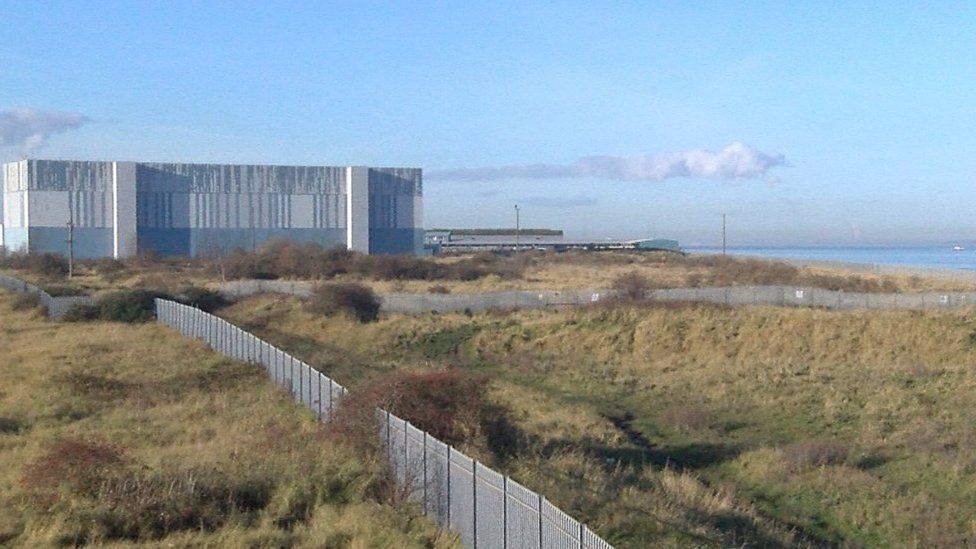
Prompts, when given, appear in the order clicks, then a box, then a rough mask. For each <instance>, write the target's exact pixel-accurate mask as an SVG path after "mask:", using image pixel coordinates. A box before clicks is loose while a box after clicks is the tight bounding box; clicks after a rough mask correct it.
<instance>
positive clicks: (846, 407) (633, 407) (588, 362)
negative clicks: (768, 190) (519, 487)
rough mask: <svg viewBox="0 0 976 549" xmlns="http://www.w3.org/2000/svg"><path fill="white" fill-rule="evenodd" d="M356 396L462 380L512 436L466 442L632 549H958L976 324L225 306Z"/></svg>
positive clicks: (931, 319) (975, 444) (753, 312)
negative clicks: (433, 377)
mask: <svg viewBox="0 0 976 549" xmlns="http://www.w3.org/2000/svg"><path fill="white" fill-rule="evenodd" d="M226 314H228V315H229V316H230V317H231V318H233V319H234V320H236V321H239V322H243V323H247V324H249V325H250V326H251V327H253V328H254V329H256V330H258V331H259V332H260V333H262V334H263V335H265V336H266V337H268V338H269V339H271V340H272V341H274V342H276V343H278V344H280V345H282V346H284V347H286V348H289V349H293V350H294V351H296V352H297V353H298V354H299V355H300V356H302V357H303V358H304V359H305V360H307V361H309V362H311V363H313V364H317V365H319V366H321V367H323V368H326V369H327V370H328V371H329V372H331V374H332V375H333V376H334V377H335V378H336V379H338V380H340V381H342V382H343V383H346V384H347V385H352V386H355V385H356V384H357V383H358V384H363V385H368V384H370V383H372V382H373V381H374V380H376V379H380V378H382V377H383V376H388V375H390V373H391V372H403V371H408V372H411V371H412V372H426V371H430V370H431V369H435V370H436V369H438V368H443V367H447V366H453V367H457V368H461V369H463V370H467V371H469V372H472V373H474V374H477V375H483V376H486V377H487V378H488V379H489V387H490V390H489V392H488V397H489V398H490V399H492V400H493V401H494V402H497V403H498V404H500V405H503V406H504V407H505V408H506V409H507V410H509V411H510V412H509V414H510V417H512V418H513V421H514V423H515V426H516V427H517V429H518V431H519V433H520V440H519V443H518V445H517V447H516V448H515V449H514V452H512V453H508V454H506V455H502V456H499V455H496V454H495V453H493V452H492V451H491V444H490V441H488V440H487V439H486V438H485V437H484V436H482V435H481V434H480V433H476V435H478V436H474V437H470V438H467V439H465V440H464V441H461V442H459V444H458V445H459V446H460V447H461V448H462V449H463V450H464V451H465V452H467V453H469V454H471V455H475V456H477V457H478V458H479V459H481V460H483V461H484V462H486V463H489V464H491V465H493V466H495V467H497V468H499V469H501V470H503V471H505V472H507V473H509V474H511V475H512V476H513V477H514V478H516V479H517V480H519V481H520V482H524V483H525V484H527V485H528V486H529V487H530V488H532V489H535V490H537V491H539V492H540V493H543V494H545V495H546V496H547V497H549V498H550V499H552V500H553V501H554V502H555V503H556V504H558V505H559V506H560V507H561V508H563V509H564V510H566V511H567V512H568V513H570V514H572V515H573V516H575V517H577V518H579V519H580V520H583V521H585V522H586V523H588V524H589V525H590V526H591V527H592V528H594V530H596V531H597V532H599V533H600V534H601V535H603V536H604V537H606V538H607V539H608V540H609V541H611V542H613V543H615V544H616V545H617V546H620V547H644V546H651V545H653V546H662V545H663V546H668V545H674V546H687V545H700V546H716V547H718V546H730V545H742V544H745V545H756V546H793V545H804V544H810V545H851V546H904V545H916V546H966V545H968V544H970V543H971V541H972V537H971V532H970V525H971V524H973V523H974V522H976V504H974V503H973V501H976V499H974V498H973V496H974V494H976V467H973V461H972V455H973V452H974V451H976V437H974V436H973V433H974V428H973V425H976V391H974V390H973V388H974V387H976V371H974V370H973V368H972V366H971V365H972V364H974V363H976V311H973V310H960V311H954V312H925V313H922V312H912V311H900V312H877V311H873V312H866V311H860V312H828V311H818V310H793V309H780V308H761V307H750V308H724V307H704V306H694V305H685V306H680V307H679V306H674V307H663V306H656V305H640V304H637V305H628V304H623V305H620V304H617V305H611V306H606V305H604V306H599V307H592V308H586V309H577V310H563V311H523V312H518V313H514V314H484V315H474V316H473V317H467V316H464V315H460V314H443V315H433V314H432V315H423V316H413V317H407V316H390V317H388V318H381V319H380V320H379V321H378V322H375V323H371V324H359V323H356V322H354V321H352V320H349V319H343V318H339V317H335V318H321V317H314V316H312V315H311V314H310V313H307V312H305V311H304V310H303V309H302V307H301V305H300V304H299V303H298V302H297V301H282V300H280V299H279V300H275V299H271V298H255V299H251V300H248V301H245V302H242V303H239V304H237V305H235V306H233V307H231V308H230V309H228V310H226Z"/></svg>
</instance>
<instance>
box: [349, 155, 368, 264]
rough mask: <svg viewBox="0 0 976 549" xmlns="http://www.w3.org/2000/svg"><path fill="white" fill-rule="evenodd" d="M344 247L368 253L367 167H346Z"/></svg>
mask: <svg viewBox="0 0 976 549" xmlns="http://www.w3.org/2000/svg"><path fill="white" fill-rule="evenodd" d="M346 247H347V248H349V249H350V250H353V251H356V252H362V253H364V254H368V253H369V168H365V167H362V166H349V167H347V168H346Z"/></svg>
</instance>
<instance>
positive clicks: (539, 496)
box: [536, 494, 546, 549]
mask: <svg viewBox="0 0 976 549" xmlns="http://www.w3.org/2000/svg"><path fill="white" fill-rule="evenodd" d="M536 496H537V497H538V499H539V549H542V547H543V544H542V503H543V502H544V501H546V498H544V497H542V494H536Z"/></svg>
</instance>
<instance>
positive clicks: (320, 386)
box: [315, 373, 322, 422]
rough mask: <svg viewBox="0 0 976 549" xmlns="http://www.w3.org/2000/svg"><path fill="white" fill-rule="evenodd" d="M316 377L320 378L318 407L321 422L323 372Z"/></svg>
mask: <svg viewBox="0 0 976 549" xmlns="http://www.w3.org/2000/svg"><path fill="white" fill-rule="evenodd" d="M315 377H317V378H318V380H319V403H318V406H317V407H318V418H319V422H321V421H322V374H321V373H319V374H318V375H317V376H315Z"/></svg>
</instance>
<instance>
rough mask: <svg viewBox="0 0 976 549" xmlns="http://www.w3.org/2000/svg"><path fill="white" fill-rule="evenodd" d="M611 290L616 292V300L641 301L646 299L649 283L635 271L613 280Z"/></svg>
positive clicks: (649, 287)
mask: <svg viewBox="0 0 976 549" xmlns="http://www.w3.org/2000/svg"><path fill="white" fill-rule="evenodd" d="M613 289H614V290H616V291H617V298H618V299H623V300H627V301H641V300H643V299H644V298H646V297H647V292H648V291H649V290H650V289H651V282H650V281H649V280H648V279H647V277H646V276H644V275H642V274H640V273H638V272H637V271H631V272H629V273H624V274H622V275H619V276H617V278H615V279H614V280H613Z"/></svg>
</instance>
